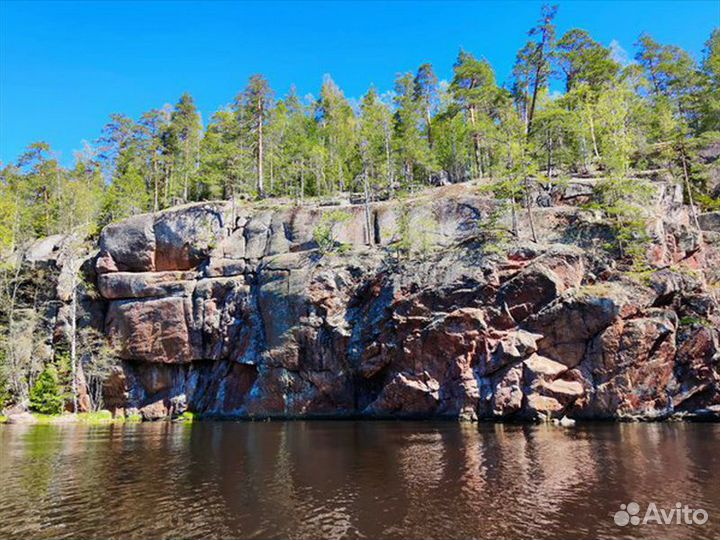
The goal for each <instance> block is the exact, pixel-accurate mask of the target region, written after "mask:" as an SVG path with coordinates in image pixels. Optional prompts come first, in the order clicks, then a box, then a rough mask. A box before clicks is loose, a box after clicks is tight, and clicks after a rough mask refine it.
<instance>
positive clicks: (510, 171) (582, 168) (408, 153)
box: [0, 6, 720, 258]
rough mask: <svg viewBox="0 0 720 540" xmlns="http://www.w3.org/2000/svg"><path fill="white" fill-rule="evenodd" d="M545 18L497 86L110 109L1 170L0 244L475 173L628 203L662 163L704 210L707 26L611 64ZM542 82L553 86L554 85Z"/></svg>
mask: <svg viewBox="0 0 720 540" xmlns="http://www.w3.org/2000/svg"><path fill="white" fill-rule="evenodd" d="M556 15H557V8H556V7H551V6H544V7H543V8H542V11H541V14H540V18H539V20H538V22H537V25H536V26H534V27H533V28H531V29H530V30H529V31H528V41H527V44H526V45H525V46H524V47H522V49H521V50H519V51H518V52H517V56H516V61H515V65H514V69H513V72H512V78H511V81H510V82H509V83H508V84H506V85H504V86H500V85H498V83H497V81H496V78H495V73H494V71H493V67H492V66H491V65H490V64H489V63H488V62H487V61H486V60H484V59H483V58H482V57H478V56H476V55H474V54H472V53H471V52H469V51H464V50H461V51H460V52H459V54H458V57H457V60H456V62H455V64H454V76H453V78H452V80H451V81H450V82H448V83H444V82H439V81H438V77H437V76H436V75H435V73H434V71H433V67H432V65H430V64H423V65H421V66H420V67H419V68H418V69H417V71H416V72H415V73H402V74H400V75H398V77H397V79H396V82H395V88H394V91H393V92H390V93H387V94H381V93H379V92H378V90H377V89H375V88H374V87H371V88H370V89H369V90H368V91H367V93H366V94H365V95H364V96H363V97H362V100H361V101H360V102H359V104H353V103H351V101H350V100H348V99H347V98H346V97H345V96H344V95H343V92H342V90H341V89H340V87H339V86H338V85H337V84H336V83H335V82H334V81H333V80H332V79H331V78H330V77H329V76H328V77H327V78H326V79H325V81H324V83H323V85H322V88H321V90H320V94H319V97H318V98H317V99H311V100H309V99H307V98H301V97H299V96H298V95H297V94H296V93H295V91H294V90H291V91H290V93H289V94H288V95H286V96H283V97H281V98H278V97H276V96H275V94H274V92H273V90H272V88H271V87H270V85H269V83H268V81H267V80H266V78H265V77H264V76H263V75H260V74H258V75H254V76H252V77H251V78H250V81H249V82H248V85H247V87H246V88H245V89H244V90H242V91H241V92H240V93H239V94H238V95H237V96H236V98H235V100H234V101H233V103H232V104H231V105H230V106H229V107H227V108H224V109H222V110H219V111H217V112H216V113H215V114H214V115H213V116H212V118H211V119H210V121H209V123H208V124H207V125H206V126H203V125H202V121H201V118H200V115H199V113H198V110H197V108H196V105H195V103H194V100H193V97H192V96H191V95H190V94H187V93H186V94H184V95H182V96H181V97H180V99H179V100H178V102H177V103H176V105H175V106H174V107H169V106H167V107H164V108H160V109H153V110H150V111H148V112H146V113H144V114H142V115H141V117H140V118H138V119H132V118H129V117H127V116H125V115H122V114H114V115H112V116H111V119H110V121H109V122H108V123H107V125H106V126H105V127H104V129H103V132H102V136H101V137H100V139H99V140H97V141H95V143H93V144H92V145H88V146H87V147H86V148H85V150H84V151H83V152H81V153H79V154H78V155H77V159H76V164H75V165H74V166H73V167H71V168H65V167H63V166H62V165H61V164H60V162H59V160H58V159H57V157H56V156H55V155H54V153H53V151H52V149H51V148H50V146H49V145H48V144H46V143H45V142H36V143H34V144H31V145H30V146H29V147H28V148H27V151H26V152H25V153H23V154H22V155H21V156H20V157H19V158H18V160H17V161H16V162H15V163H10V164H6V165H5V166H4V168H3V169H2V171H0V250H1V251H2V252H3V253H6V254H7V253H10V252H12V251H14V250H15V249H16V248H17V247H20V246H22V245H26V244H27V242H29V241H31V240H32V239H33V238H37V237H42V236H47V235H51V234H55V233H61V232H62V233H66V232H69V231H81V232H83V233H84V234H87V233H89V234H94V233H96V232H97V231H98V230H99V228H101V227H102V226H104V225H106V224H107V223H110V222H113V221H117V220H119V219H123V218H125V217H128V216H130V215H133V214H138V213H143V212H149V211H158V210H160V209H163V208H166V207H170V206H173V205H176V204H181V203H185V202H189V201H203V200H211V199H218V198H226V199H227V198H233V197H248V198H257V197H291V198H295V199H297V200H298V201H301V200H302V199H304V198H305V197H314V196H329V195H335V194H338V193H342V192H355V193H358V192H359V193H361V194H363V195H364V197H365V198H366V199H370V200H376V199H380V198H391V197H395V196H399V195H401V194H403V193H407V192H409V191H414V190H416V189H418V188H420V187H422V186H426V185H440V184H445V183H449V182H459V181H464V180H469V179H477V178H485V179H492V186H491V187H492V188H493V189H494V190H495V192H496V194H497V195H498V196H499V197H503V198H507V197H510V198H512V199H514V200H515V199H517V200H518V201H524V199H526V197H525V192H526V190H527V182H526V181H527V179H528V178H533V179H536V180H537V181H540V182H544V183H553V182H559V181H562V179H563V178H567V177H570V176H573V175H575V176H577V175H581V176H602V177H607V178H612V179H616V180H617V179H625V178H630V177H633V178H635V179H636V180H635V181H633V182H629V183H626V184H625V185H624V186H623V189H622V193H621V194H620V196H621V197H624V196H625V195H626V194H631V193H632V192H633V191H636V190H638V189H642V187H641V186H640V185H639V184H640V183H641V182H642V181H641V180H639V178H646V177H647V173H648V171H650V172H651V173H655V174H656V173H658V171H660V172H661V173H662V174H669V175H670V176H671V177H673V178H676V179H678V181H679V182H680V183H682V184H683V186H684V190H685V197H686V201H687V202H690V203H691V204H693V203H695V204H697V205H699V206H700V207H701V208H703V209H705V210H714V209H717V208H718V206H719V203H718V198H717V195H718V193H717V192H716V186H715V185H714V184H715V181H714V180H713V179H712V178H709V175H708V172H707V170H706V167H704V161H703V159H702V152H703V151H706V149H707V148H708V147H710V148H713V147H715V146H717V144H718V140H719V139H720V135H719V134H718V132H719V131H720V29H715V30H714V31H713V32H712V35H711V36H709V38H708V39H707V42H706V46H705V50H704V56H703V58H702V60H701V61H700V63H697V62H696V61H695V60H694V59H693V58H692V57H691V56H690V55H689V54H688V53H687V52H686V51H684V50H682V49H681V48H679V47H676V46H672V45H667V44H662V43H658V42H657V41H656V40H655V39H653V37H652V36H650V35H647V34H643V35H641V36H640V37H639V40H638V42H637V44H636V46H637V54H636V56H635V58H634V61H633V62H629V63H625V65H623V64H621V63H620V62H618V60H617V59H615V58H614V55H613V53H612V51H611V50H610V48H608V47H605V46H603V45H602V44H600V43H598V42H597V41H595V40H594V39H593V37H592V36H591V35H590V34H589V33H588V32H586V31H584V30H582V29H578V28H575V29H571V30H569V31H568V32H566V33H565V34H564V35H561V36H559V35H557V33H556V28H555V17H556ZM554 82H557V83H561V84H563V85H564V89H565V91H564V92H552V91H551V90H550V89H551V84H552V83H554ZM637 173H639V174H637ZM524 204H526V205H527V204H533V203H532V201H529V202H528V201H525V202H524ZM4 258H5V257H4Z"/></svg>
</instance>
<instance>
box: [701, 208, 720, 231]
mask: <svg viewBox="0 0 720 540" xmlns="http://www.w3.org/2000/svg"><path fill="white" fill-rule="evenodd" d="M698 223H700V228H701V229H702V230H703V231H712V232H717V233H720V211H717V212H706V213H704V214H700V215H699V216H698Z"/></svg>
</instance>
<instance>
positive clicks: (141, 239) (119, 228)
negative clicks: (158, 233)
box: [97, 214, 155, 273]
mask: <svg viewBox="0 0 720 540" xmlns="http://www.w3.org/2000/svg"><path fill="white" fill-rule="evenodd" d="M153 224H154V219H153V216H152V215H151V214H142V215H139V216H132V217H130V218H128V219H126V220H124V221H121V222H120V223H113V224H111V225H108V226H107V227H105V228H104V229H103V230H102V233H101V234H100V258H99V260H98V266H97V270H98V272H99V273H102V272H106V271H112V270H113V269H116V270H119V271H121V272H152V271H154V270H155V232H154V230H153Z"/></svg>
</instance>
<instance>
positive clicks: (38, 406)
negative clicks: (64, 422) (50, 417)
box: [30, 364, 65, 414]
mask: <svg viewBox="0 0 720 540" xmlns="http://www.w3.org/2000/svg"><path fill="white" fill-rule="evenodd" d="M64 403H65V398H64V397H63V395H62V392H61V388H60V383H59V381H58V372H57V368H56V367H55V366H53V365H52V364H50V365H48V366H47V367H46V368H45V370H44V371H43V372H42V373H41V374H40V376H39V377H38V380H37V382H36V383H35V386H33V387H32V389H31V390H30V409H32V410H33V411H35V412H38V413H40V414H60V413H61V412H62V410H63V405H64Z"/></svg>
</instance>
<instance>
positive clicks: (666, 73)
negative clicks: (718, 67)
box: [635, 34, 700, 122]
mask: <svg viewBox="0 0 720 540" xmlns="http://www.w3.org/2000/svg"><path fill="white" fill-rule="evenodd" d="M637 46H638V53H637V54H636V55H635V59H636V60H637V62H638V63H639V64H640V65H641V66H642V67H643V69H644V70H645V74H646V76H647V79H648V81H649V82H650V91H651V96H652V97H653V99H654V100H655V101H656V103H658V102H660V103H661V102H662V101H663V100H667V102H668V103H669V104H670V105H671V107H672V109H673V114H675V115H677V116H678V117H681V118H683V120H684V121H687V122H692V120H693V118H692V117H693V109H694V107H693V103H692V100H693V95H694V94H695V93H696V92H697V88H698V85H699V82H700V81H699V78H698V73H697V70H696V66H695V62H694V61H693V59H692V57H691V56H690V55H689V54H688V53H687V52H685V51H683V50H682V49H681V48H679V47H675V46H673V45H661V44H660V43H658V42H657V41H655V40H654V39H653V38H652V37H651V36H649V35H648V34H642V35H641V36H640V39H639V40H638V43H637Z"/></svg>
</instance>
